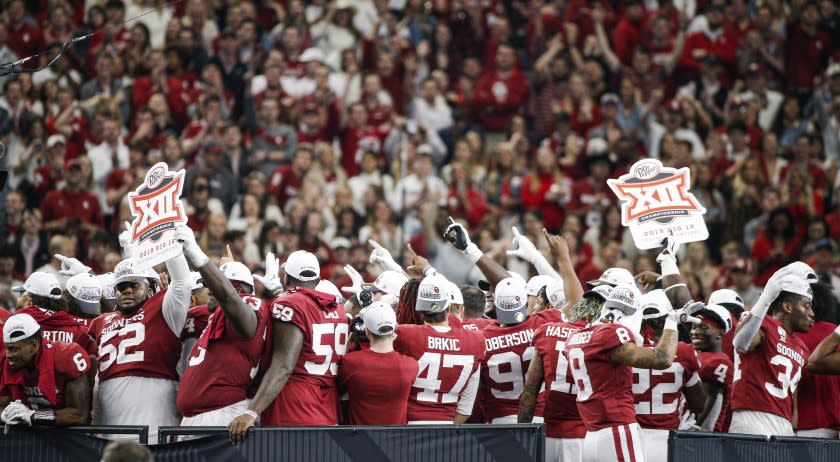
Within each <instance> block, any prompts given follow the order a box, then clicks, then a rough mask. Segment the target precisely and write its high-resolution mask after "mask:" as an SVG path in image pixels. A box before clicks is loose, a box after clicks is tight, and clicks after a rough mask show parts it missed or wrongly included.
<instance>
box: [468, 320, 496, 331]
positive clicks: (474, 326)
mask: <svg viewBox="0 0 840 462" xmlns="http://www.w3.org/2000/svg"><path fill="white" fill-rule="evenodd" d="M498 325H499V321H496V320H495V319H487V318H467V319H464V320H463V321H461V328H462V329H467V330H482V329H484V328H486V327H488V326H498Z"/></svg>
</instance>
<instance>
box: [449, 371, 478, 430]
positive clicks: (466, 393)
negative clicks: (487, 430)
mask: <svg viewBox="0 0 840 462" xmlns="http://www.w3.org/2000/svg"><path fill="white" fill-rule="evenodd" d="M480 380H481V368H477V369H476V370H475V372H473V374H472V375H471V376H470V378H469V381H468V382H467V385H466V386H465V387H464V389H463V390H462V391H461V396H460V397H459V398H458V407H457V409H456V410H455V418H454V419H453V421H452V422H453V423H454V424H455V425H461V424H462V423H466V421H467V419H469V418H470V415H471V414H472V410H473V405H475V397H476V395H477V394H478V383H479V381H480Z"/></svg>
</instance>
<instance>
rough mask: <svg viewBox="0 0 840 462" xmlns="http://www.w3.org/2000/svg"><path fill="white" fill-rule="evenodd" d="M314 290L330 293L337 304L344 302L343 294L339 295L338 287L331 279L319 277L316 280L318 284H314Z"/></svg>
mask: <svg viewBox="0 0 840 462" xmlns="http://www.w3.org/2000/svg"><path fill="white" fill-rule="evenodd" d="M315 290H317V291H318V292H322V293H325V294H330V295H332V296H334V297H335V302H336V303H339V304H342V305H343V304H344V296H343V295H341V292H340V291H339V290H338V287H336V286H335V284H333V283H332V282H331V281H329V280H327V279H321V281H320V282H318V285H317V286H315Z"/></svg>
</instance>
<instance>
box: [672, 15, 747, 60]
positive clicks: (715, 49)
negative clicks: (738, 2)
mask: <svg viewBox="0 0 840 462" xmlns="http://www.w3.org/2000/svg"><path fill="white" fill-rule="evenodd" d="M725 6H726V1H725V0H714V1H713V2H712V3H711V4H709V5H708V6H707V7H706V12H705V17H706V18H705V19H706V23H705V24H704V27H702V29H701V30H697V31H695V32H692V33H690V34H688V36H687V37H686V38H685V45H684V46H683V53H682V57H681V58H680V67H682V68H683V69H684V70H685V71H687V72H689V75H694V74H695V73H696V71H697V69H699V68H700V64H702V62H703V58H705V57H706V56H708V55H712V54H714V55H717V56H718V57H719V58H720V59H721V61H723V63H724V64H725V65H726V66H730V65H732V64H734V62H735V53H736V51H737V47H738V37H737V35H736V34H735V31H734V29H731V28H728V27H724V23H725V21H726V16H725V14H724V8H725Z"/></svg>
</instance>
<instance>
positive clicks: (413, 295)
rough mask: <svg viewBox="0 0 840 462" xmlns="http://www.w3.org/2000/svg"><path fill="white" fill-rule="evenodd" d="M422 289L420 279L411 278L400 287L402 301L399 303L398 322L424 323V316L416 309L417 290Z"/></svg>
mask: <svg viewBox="0 0 840 462" xmlns="http://www.w3.org/2000/svg"><path fill="white" fill-rule="evenodd" d="M419 289H420V281H419V280H418V279H409V280H408V282H406V283H405V284H403V286H402V289H400V301H399V303H398V304H397V323H398V324H418V325H421V324H423V316H422V315H421V314H420V313H418V312H417V311H416V310H415V309H414V305H415V304H416V303H417V292H418V290H419Z"/></svg>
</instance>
